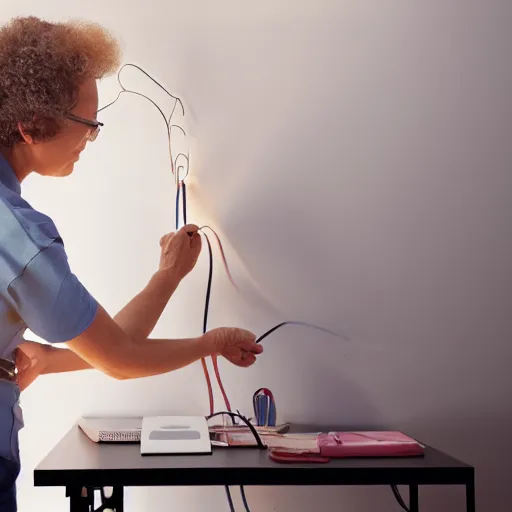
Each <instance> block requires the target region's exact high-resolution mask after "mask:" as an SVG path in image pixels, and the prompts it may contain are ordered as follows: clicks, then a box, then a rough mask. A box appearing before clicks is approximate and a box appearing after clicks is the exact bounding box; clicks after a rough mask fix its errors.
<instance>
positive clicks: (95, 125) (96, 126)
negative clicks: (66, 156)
mask: <svg viewBox="0 0 512 512" xmlns="http://www.w3.org/2000/svg"><path fill="white" fill-rule="evenodd" d="M64 117H65V118H66V119H69V120H70V121H74V122H75V123H81V124H85V125H86V126H89V127H90V128H91V129H90V130H89V134H88V135H87V140H88V141H89V142H94V141H95V140H96V137H98V133H100V126H103V123H100V122H99V121H91V120H90V119H85V118H83V117H79V116H75V115H74V114H69V113H66V114H64Z"/></svg>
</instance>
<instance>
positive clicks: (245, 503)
mask: <svg viewBox="0 0 512 512" xmlns="http://www.w3.org/2000/svg"><path fill="white" fill-rule="evenodd" d="M240 494H241V496H242V503H243V504H244V507H245V512H251V509H250V508H249V503H247V497H246V496H245V489H244V486H243V485H241V486H240Z"/></svg>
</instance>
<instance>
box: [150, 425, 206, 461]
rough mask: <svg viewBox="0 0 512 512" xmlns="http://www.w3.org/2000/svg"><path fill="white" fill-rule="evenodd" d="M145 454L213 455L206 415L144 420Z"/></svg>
mask: <svg viewBox="0 0 512 512" xmlns="http://www.w3.org/2000/svg"><path fill="white" fill-rule="evenodd" d="M140 451H141V454H142V455H168V454H210V453H212V445H211V441H210V434H209V432H208V423H207V422H206V418H205V417H204V416H149V417H144V418H143V419H142V431H141V439H140Z"/></svg>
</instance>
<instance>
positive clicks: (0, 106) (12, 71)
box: [0, 16, 121, 148]
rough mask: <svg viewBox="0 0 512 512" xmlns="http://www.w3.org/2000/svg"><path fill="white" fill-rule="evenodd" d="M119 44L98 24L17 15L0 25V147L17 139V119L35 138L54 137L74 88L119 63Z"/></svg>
mask: <svg viewBox="0 0 512 512" xmlns="http://www.w3.org/2000/svg"><path fill="white" fill-rule="evenodd" d="M120 54H121V52H120V48H119V45H118V43H117V41H116V40H115V39H114V38H113V37H112V35H111V34H110V33H109V32H108V31H107V30H106V29H105V28H103V27H101V26H100V25H97V24H95V23H89V22H83V21H68V22H65V23H50V22H47V21H44V20H41V19H39V18H36V17H33V16H30V17H18V18H14V19H12V20H11V21H10V22H9V23H8V24H6V25H4V26H3V27H0V147H4V148H11V147H12V146H14V145H15V144H17V143H18V142H21V141H22V137H21V134H20V133H19V130H18V123H22V124H23V126H24V128H25V130H26V131H27V133H29V134H30V135H31V136H32V137H33V138H35V139H36V140H45V139H48V138H52V137H54V136H55V135H56V134H57V133H58V131H59V126H60V124H59V119H61V118H62V115H63V114H64V113H66V112H69V111H70V110H71V109H72V108H73V106H74V105H75V103H76V101H77V95H78V89H79V86H80V84H81V83H82V82H84V81H85V80H87V79H90V78H96V79H100V78H103V77H105V76H108V75H110V74H112V73H114V72H115V70H116V69H117V68H118V67H119V60H120Z"/></svg>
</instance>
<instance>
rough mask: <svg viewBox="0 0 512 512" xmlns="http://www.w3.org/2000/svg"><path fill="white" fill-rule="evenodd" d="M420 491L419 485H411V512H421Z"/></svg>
mask: <svg viewBox="0 0 512 512" xmlns="http://www.w3.org/2000/svg"><path fill="white" fill-rule="evenodd" d="M419 509H420V503H419V491H418V486H417V485H409V510H410V511H411V512H419Z"/></svg>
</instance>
